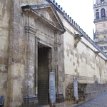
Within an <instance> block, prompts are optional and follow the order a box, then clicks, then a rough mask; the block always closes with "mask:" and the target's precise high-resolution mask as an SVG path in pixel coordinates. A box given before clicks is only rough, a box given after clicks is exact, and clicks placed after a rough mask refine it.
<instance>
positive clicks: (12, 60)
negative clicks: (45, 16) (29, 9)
mask: <svg viewBox="0 0 107 107" xmlns="http://www.w3.org/2000/svg"><path fill="white" fill-rule="evenodd" d="M11 2H12V5H11V15H10V17H11V19H10V35H9V61H8V86H7V94H8V98H7V105H6V107H19V106H21V104H22V102H23V80H24V71H25V66H24V65H25V64H24V63H25V36H24V29H23V28H24V27H23V24H22V20H21V8H20V6H19V1H17V0H11Z"/></svg>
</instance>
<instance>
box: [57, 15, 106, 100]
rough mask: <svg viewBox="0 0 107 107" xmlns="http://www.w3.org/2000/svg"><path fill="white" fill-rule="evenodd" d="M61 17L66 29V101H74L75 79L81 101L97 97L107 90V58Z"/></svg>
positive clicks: (64, 35)
mask: <svg viewBox="0 0 107 107" xmlns="http://www.w3.org/2000/svg"><path fill="white" fill-rule="evenodd" d="M59 15H60V18H61V20H62V22H63V24H64V26H65V29H66V32H65V33H64V34H63V37H64V39H63V40H64V70H65V84H64V87H65V99H67V100H74V96H73V94H74V93H73V79H74V78H75V77H76V78H77V80H78V84H79V85H78V87H79V88H78V89H79V100H86V99H90V98H92V97H95V96H96V95H98V94H100V93H101V92H102V91H105V89H107V88H106V83H107V78H106V76H107V72H106V69H107V62H106V58H105V57H103V55H101V53H98V52H97V51H98V50H97V49H96V48H95V47H94V46H93V44H91V43H90V42H89V41H88V40H87V39H86V38H84V35H83V37H76V35H75V34H79V35H80V32H78V31H77V30H76V29H75V28H73V27H72V26H70V25H69V23H68V22H67V21H66V20H65V19H64V18H63V16H62V15H61V14H59ZM95 87H96V88H95ZM100 87H102V88H100ZM81 93H82V94H81Z"/></svg>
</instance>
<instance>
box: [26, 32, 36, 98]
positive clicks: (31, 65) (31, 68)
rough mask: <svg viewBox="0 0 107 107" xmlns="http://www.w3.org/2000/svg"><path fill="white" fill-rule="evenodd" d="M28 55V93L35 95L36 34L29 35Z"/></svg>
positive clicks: (28, 94)
mask: <svg viewBox="0 0 107 107" xmlns="http://www.w3.org/2000/svg"><path fill="white" fill-rule="evenodd" d="M27 44H28V45H27V47H28V48H27V57H26V79H25V85H26V89H25V90H27V92H26V95H27V96H31V97H33V96H34V95H35V92H36V90H35V76H36V75H35V74H36V72H35V67H36V59H35V57H36V54H35V48H36V47H35V36H34V35H32V34H30V33H29V35H28V43H27Z"/></svg>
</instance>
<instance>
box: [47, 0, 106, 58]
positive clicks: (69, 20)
mask: <svg viewBox="0 0 107 107" xmlns="http://www.w3.org/2000/svg"><path fill="white" fill-rule="evenodd" d="M46 1H48V2H49V3H51V4H52V5H53V6H54V8H55V9H56V10H57V11H58V12H59V13H61V14H62V16H63V17H64V19H65V20H66V21H67V22H68V23H69V24H70V25H71V26H72V27H73V28H75V29H76V30H77V31H78V32H79V34H80V35H82V36H81V37H84V38H85V39H86V40H87V41H88V42H89V43H91V44H92V45H93V46H94V47H95V48H96V49H97V50H98V51H99V52H100V53H101V54H103V55H104V56H105V57H106V58H107V55H106V54H105V53H104V52H103V51H102V50H101V49H100V47H99V46H98V45H96V44H95V42H94V41H93V40H92V39H91V38H90V37H89V36H88V34H86V32H84V30H83V29H82V28H81V27H80V26H79V25H78V24H77V23H76V22H75V21H74V20H73V19H72V17H70V16H69V15H68V14H67V13H66V12H65V11H64V10H63V8H62V7H61V6H60V5H59V4H58V3H57V2H56V1H55V0H46Z"/></svg>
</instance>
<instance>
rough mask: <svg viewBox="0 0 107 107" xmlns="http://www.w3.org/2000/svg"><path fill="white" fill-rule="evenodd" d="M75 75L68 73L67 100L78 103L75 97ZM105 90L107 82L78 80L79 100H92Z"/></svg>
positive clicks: (66, 84) (106, 89)
mask: <svg viewBox="0 0 107 107" xmlns="http://www.w3.org/2000/svg"><path fill="white" fill-rule="evenodd" d="M73 77H74V76H70V75H66V78H65V100H66V101H69V102H72V103H76V101H75V97H74V87H73ZM84 81H85V80H84ZM105 91H107V84H98V83H96V82H95V83H85V82H84V83H80V82H79V81H78V95H79V100H78V102H81V101H86V100H90V99H92V98H94V97H96V96H97V95H99V94H101V93H102V92H105Z"/></svg>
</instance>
